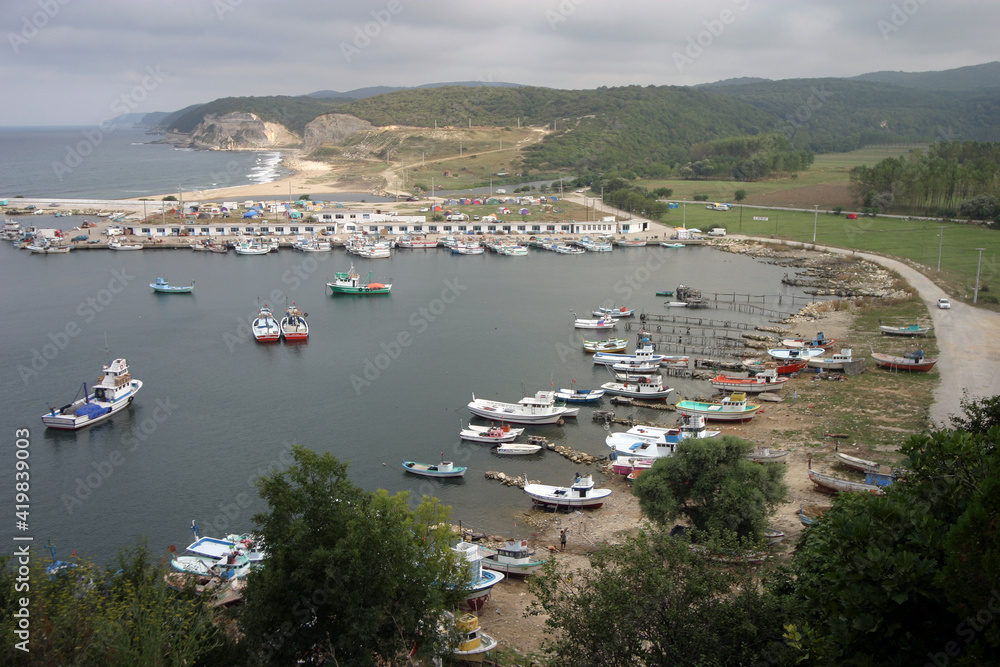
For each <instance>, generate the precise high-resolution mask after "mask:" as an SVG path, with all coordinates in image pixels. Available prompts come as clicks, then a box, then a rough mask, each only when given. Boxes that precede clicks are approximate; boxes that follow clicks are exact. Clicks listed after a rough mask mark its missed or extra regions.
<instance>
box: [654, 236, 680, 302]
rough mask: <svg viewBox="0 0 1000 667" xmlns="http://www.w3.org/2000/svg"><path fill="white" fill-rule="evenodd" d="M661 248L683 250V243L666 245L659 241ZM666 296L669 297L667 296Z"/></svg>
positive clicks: (664, 242)
mask: <svg viewBox="0 0 1000 667" xmlns="http://www.w3.org/2000/svg"><path fill="white" fill-rule="evenodd" d="M660 247H661V248H683V247H684V244H683V243H667V242H666V241H660ZM667 296H670V295H669V294H668V295H667Z"/></svg>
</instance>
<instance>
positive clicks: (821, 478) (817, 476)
mask: <svg viewBox="0 0 1000 667" xmlns="http://www.w3.org/2000/svg"><path fill="white" fill-rule="evenodd" d="M808 471H809V479H810V480H811V481H812V483H813V484H815V485H816V488H817V489H819V490H820V491H822V492H824V493H840V492H844V493H871V494H873V495H876V496H880V495H882V494H883V493H884V491H883V490H882V487H881V486H878V485H877V484H864V483H862V482H852V481H850V480H847V479H841V478H839V477H834V476H833V475H827V474H825V473H821V472H819V471H817V470H813V469H812V468H808Z"/></svg>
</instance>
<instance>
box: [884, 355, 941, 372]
mask: <svg viewBox="0 0 1000 667" xmlns="http://www.w3.org/2000/svg"><path fill="white" fill-rule="evenodd" d="M872 359H874V360H875V363H876V364H878V365H879V366H881V367H882V368H888V369H889V370H892V371H914V372H918V373H926V372H927V371H929V370H930V369H932V368H934V364H936V363H937V359H928V358H927V357H925V356H924V351H923V350H914V351H913V352H904V353H903V356H901V357H896V356H893V355H891V354H882V353H880V352H872Z"/></svg>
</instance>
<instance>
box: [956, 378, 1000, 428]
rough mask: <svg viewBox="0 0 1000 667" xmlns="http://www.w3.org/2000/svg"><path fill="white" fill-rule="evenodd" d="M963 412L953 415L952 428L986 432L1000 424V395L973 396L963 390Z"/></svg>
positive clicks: (961, 404)
mask: <svg viewBox="0 0 1000 667" xmlns="http://www.w3.org/2000/svg"><path fill="white" fill-rule="evenodd" d="M959 406H961V408H962V414H960V415H951V425H952V428H954V429H957V430H960V431H968V432H969V433H986V432H987V431H989V430H990V429H991V428H994V427H996V426H1000V396H990V397H984V398H972V397H970V396H969V391H968V390H967V389H966V390H963V392H962V400H961V401H959Z"/></svg>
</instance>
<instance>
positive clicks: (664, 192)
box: [653, 188, 674, 199]
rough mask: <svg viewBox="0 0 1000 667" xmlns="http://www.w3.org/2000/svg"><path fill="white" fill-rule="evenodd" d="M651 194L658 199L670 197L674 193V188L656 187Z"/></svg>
mask: <svg viewBox="0 0 1000 667" xmlns="http://www.w3.org/2000/svg"><path fill="white" fill-rule="evenodd" d="M653 194H654V195H656V196H657V197H659V198H660V199H670V197H672V196H673V194H674V190H673V188H656V189H655V190H653Z"/></svg>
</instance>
